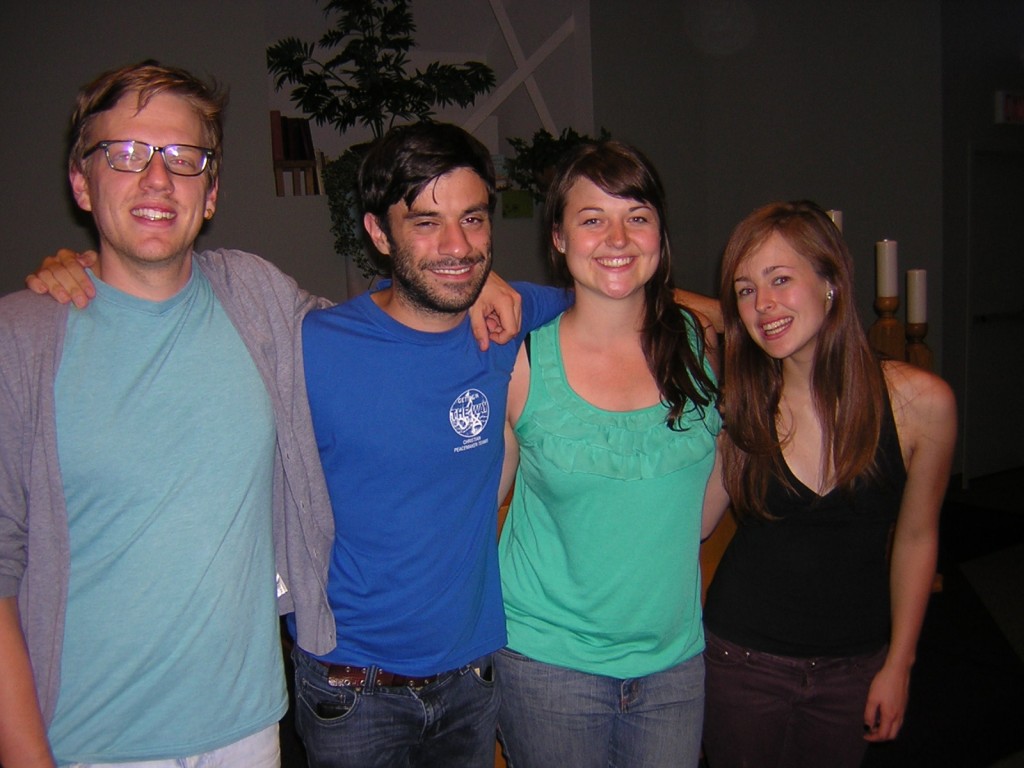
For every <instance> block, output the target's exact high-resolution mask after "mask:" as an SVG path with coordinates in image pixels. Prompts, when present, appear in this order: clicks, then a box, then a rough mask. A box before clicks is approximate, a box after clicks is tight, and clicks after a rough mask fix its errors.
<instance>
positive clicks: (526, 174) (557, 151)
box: [505, 128, 611, 203]
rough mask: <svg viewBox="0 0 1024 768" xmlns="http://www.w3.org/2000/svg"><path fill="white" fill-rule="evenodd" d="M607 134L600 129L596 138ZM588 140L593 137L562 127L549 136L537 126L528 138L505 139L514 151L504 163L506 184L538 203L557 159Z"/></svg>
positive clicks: (542, 199)
mask: <svg viewBox="0 0 1024 768" xmlns="http://www.w3.org/2000/svg"><path fill="white" fill-rule="evenodd" d="M610 137H611V134H609V133H608V131H606V130H605V129H604V128H602V129H601V133H600V134H599V136H598V138H597V139H596V141H603V140H605V139H607V138H610ZM592 141H595V139H594V138H592V137H591V136H587V135H586V134H581V133H577V132H576V131H574V130H573V129H572V128H566V129H564V130H563V131H562V132H561V133H560V134H559V135H558V136H552V135H551V134H550V133H549V132H548V131H546V130H544V129H543V128H541V129H540V130H538V131H537V132H536V133H534V134H533V138H532V139H529V140H527V139H509V140H508V143H509V144H510V145H511V146H512V151H513V152H514V153H515V154H514V155H513V156H512V157H511V158H509V160H508V162H507V164H506V166H505V167H506V172H507V174H508V179H509V184H510V185H511V186H513V187H515V188H516V189H522V190H526V191H527V192H530V193H531V194H532V195H533V199H534V200H536V201H537V202H538V203H541V202H544V197H545V196H546V195H547V191H548V185H549V184H551V179H552V177H553V175H554V172H555V166H556V165H557V164H558V161H559V160H561V159H562V156H563V155H564V154H565V153H566V152H567V151H568V150H569V149H571V148H572V147H574V146H576V145H577V144H583V143H586V142H592Z"/></svg>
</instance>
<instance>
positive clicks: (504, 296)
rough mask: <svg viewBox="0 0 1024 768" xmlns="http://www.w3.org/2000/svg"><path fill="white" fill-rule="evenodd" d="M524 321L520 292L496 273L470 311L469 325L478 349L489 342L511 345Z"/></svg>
mask: <svg viewBox="0 0 1024 768" xmlns="http://www.w3.org/2000/svg"><path fill="white" fill-rule="evenodd" d="M522 321H523V301H522V297H521V296H520V295H519V292H518V291H516V289H515V288H513V287H512V286H511V285H509V284H508V283H506V282H505V281H504V280H503V279H502V278H501V277H499V276H498V275H497V274H496V273H494V272H491V274H490V275H488V277H487V282H486V283H484V287H483V290H482V291H480V296H479V297H477V300H476V302H475V303H474V304H473V306H472V307H470V308H469V322H470V325H471V326H472V328H473V336H475V337H476V341H477V344H479V345H480V349H482V350H486V349H487V347H489V346H490V343H491V341H495V342H497V343H498V344H505V343H507V342H509V341H511V340H512V339H513V338H514V337H515V335H516V334H517V333H519V326H520V325H521V324H522Z"/></svg>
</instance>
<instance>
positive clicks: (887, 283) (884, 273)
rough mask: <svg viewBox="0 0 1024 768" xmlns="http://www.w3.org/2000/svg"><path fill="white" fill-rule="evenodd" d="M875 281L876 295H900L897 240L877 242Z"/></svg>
mask: <svg viewBox="0 0 1024 768" xmlns="http://www.w3.org/2000/svg"><path fill="white" fill-rule="evenodd" d="M875 281H876V282H875V286H876V291H875V295H876V296H879V297H883V296H899V295H900V286H899V271H898V270H897V268H896V241H895V240H879V241H878V242H877V243H875Z"/></svg>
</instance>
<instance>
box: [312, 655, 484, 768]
mask: <svg viewBox="0 0 1024 768" xmlns="http://www.w3.org/2000/svg"><path fill="white" fill-rule="evenodd" d="M292 659H293V661H294V662H295V728H296V730H297V731H298V733H299V736H300V737H301V738H302V743H303V745H304V746H305V748H306V754H307V756H308V758H309V768H375V767H378V766H379V767H380V768H385V767H386V768H396V767H397V766H451V768H484V766H486V767H487V768H493V766H494V739H495V733H496V729H497V718H498V703H499V696H498V691H497V688H496V686H495V684H494V674H493V670H492V668H491V657H490V656H485V657H483V658H481V659H478V660H477V661H474V662H473V663H471V664H467V665H466V666H465V667H462V668H460V669H456V670H452V671H451V672H449V673H447V674H445V675H442V676H441V678H440V679H439V680H437V681H436V682H433V683H431V684H430V685H428V686H426V687H424V688H419V689H413V688H409V687H398V686H395V687H388V686H381V685H377V684H376V683H374V682H373V676H372V675H370V676H368V681H369V683H368V684H367V685H365V686H363V687H361V688H358V689H356V688H352V687H344V686H337V687H336V686H332V685H330V683H328V681H327V668H326V667H325V666H324V665H323V664H321V663H320V662H318V661H317V660H316V659H313V658H312V657H310V656H309V655H307V654H306V653H304V652H303V651H301V650H300V649H299V648H298V647H297V646H296V648H295V649H294V651H293V652H292ZM478 670H479V671H478Z"/></svg>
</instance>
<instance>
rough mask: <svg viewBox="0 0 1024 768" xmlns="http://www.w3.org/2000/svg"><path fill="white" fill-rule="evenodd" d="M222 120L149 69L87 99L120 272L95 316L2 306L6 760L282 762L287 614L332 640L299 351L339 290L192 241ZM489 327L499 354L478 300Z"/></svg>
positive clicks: (294, 626) (40, 303)
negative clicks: (306, 320)
mask: <svg viewBox="0 0 1024 768" xmlns="http://www.w3.org/2000/svg"><path fill="white" fill-rule="evenodd" d="M221 109H222V101H221V99H220V98H219V97H218V96H217V95H216V94H214V93H213V92H211V91H210V89H209V88H208V87H207V86H206V85H205V84H203V83H201V82H200V81H198V80H196V79H195V78H194V77H192V76H191V75H190V74H188V73H187V72H184V71H182V70H176V69H170V68H166V67H160V66H158V65H155V64H153V63H144V64H141V65H135V66H130V67H125V68H123V69H121V70H118V71H116V72H112V73H108V74H106V75H104V76H101V77H100V78H99V79H98V80H97V81H95V82H94V83H92V84H91V85H89V86H87V87H86V88H85V89H83V91H82V92H81V94H80V96H79V101H78V106H77V108H76V110H75V113H74V115H73V118H72V130H71V153H70V158H69V176H70V180H71V186H72V191H73V194H74V197H75V200H76V202H77V203H78V204H79V206H80V207H81V208H82V209H84V210H86V211H89V212H91V213H92V215H93V219H94V221H95V224H96V228H97V231H98V233H99V256H98V258H99V261H98V266H99V268H100V273H101V274H102V282H99V281H96V282H95V283H94V285H95V289H94V290H95V297H94V298H93V300H92V302H91V303H90V304H89V306H88V308H87V309H85V310H84V311H82V312H70V313H69V311H68V310H67V308H66V306H61V305H58V304H56V303H54V302H52V301H50V300H48V299H41V298H39V297H37V296H33V295H31V294H29V293H27V292H22V293H20V294H15V295H13V296H10V297H6V298H4V299H2V300H0V360H2V361H3V365H2V366H0V763H2V764H3V765H4V766H5V768H18V767H19V766H26V765H30V766H33V767H35V766H52V765H53V764H54V761H53V756H55V757H56V759H57V761H58V762H60V763H62V764H63V763H73V764H76V765H106V764H113V763H117V764H118V765H121V766H124V765H129V766H145V767H146V768H170V767H171V766H177V765H180V764H181V762H180V761H182V759H183V758H189V764H190V765H192V764H201V765H210V766H217V767H224V768H229V767H230V768H234V767H237V768H263V767H264V766H277V765H278V764H279V748H278V737H277V727H276V726H277V721H278V719H279V718H280V717H281V716H282V715H283V713H284V710H285V708H286V706H287V699H286V696H285V690H284V684H283V675H282V660H281V644H280V637H279V635H278V626H279V625H278V622H277V613H278V610H277V609H279V610H280V612H287V613H290V614H291V621H290V630H291V631H292V632H293V634H294V637H295V643H296V646H298V647H299V648H302V649H303V650H304V651H305V652H308V653H309V654H314V655H323V654H327V653H329V652H330V651H332V650H333V649H334V648H335V645H336V630H335V619H334V616H333V614H332V613H331V608H330V605H329V603H328V600H327V595H326V585H327V573H328V562H329V559H330V551H331V546H332V543H333V538H334V530H333V520H332V518H331V511H330V501H329V498H328V494H327V488H326V485H325V482H324V477H323V471H322V469H321V465H320V457H319V454H318V451H317V445H316V441H315V438H314V434H313V427H312V422H311V417H310V413H309V406H308V401H307V398H306V388H305V381H304V375H303V365H302V343H301V324H302V318H303V316H304V315H305V314H306V313H307V312H308V311H309V310H311V309H313V308H315V307H317V306H326V305H327V302H319V301H316V300H314V299H312V298H310V297H309V296H308V295H307V294H305V293H304V292H302V291H300V290H299V289H298V288H297V287H296V285H295V283H294V281H292V280H291V279H290V278H288V277H287V276H285V275H283V274H282V273H280V272H279V271H278V270H277V269H276V268H274V267H273V266H272V265H270V264H268V263H267V262H265V261H263V260H261V259H259V258H257V257H255V256H252V255H251V254H246V253H242V252H239V251H212V252H210V251H208V252H195V251H194V250H193V244H194V241H195V238H196V235H197V234H198V232H199V229H200V227H201V226H202V222H203V220H204V219H209V218H211V217H212V216H213V214H214V211H215V209H216V203H217V192H218V181H217V173H218V170H219V163H220V157H221V137H222V127H221V121H220V115H221ZM158 155H159V157H157V156H158ZM75 279H78V277H77V276H76V278H75ZM85 282H86V283H89V281H88V280H86V281H85ZM89 285H90V289H91V287H92V285H93V283H89ZM49 287H50V288H51V289H52V288H53V284H52V283H51V284H50V286H49ZM478 291H479V286H476V292H478ZM500 293H502V289H498V290H497V294H500ZM84 298H85V294H84V293H83V294H81V299H84ZM76 303H77V304H79V305H80V306H84V304H85V303H86V302H85V301H81V300H78V301H76ZM501 303H502V302H501V300H500V299H499V298H498V296H497V295H495V294H494V293H492V297H491V300H489V302H488V307H492V306H495V308H496V309H497V308H498V306H500V305H501ZM505 304H506V307H505V309H506V312H505V313H504V315H503V316H504V317H506V319H507V318H508V317H511V316H512V315H511V314H509V309H510V308H509V306H507V301H506V302H505ZM496 305H498V306H496ZM499 314H500V313H499ZM500 322H501V321H500V319H499V324H500ZM506 325H511V323H506ZM473 333H474V335H475V336H476V337H477V338H478V339H479V341H478V342H477V343H478V344H479V345H480V346H481V347H485V346H487V344H486V340H485V337H486V335H487V331H486V329H485V328H484V326H483V324H482V323H481V322H480V320H479V315H478V318H477V322H475V323H474V332H473ZM509 337H510V331H502V332H497V333H495V334H492V338H494V339H495V340H498V341H503V340H507V339H508V338H509ZM495 501H496V500H495ZM492 544H493V542H492ZM275 555H276V561H277V563H276V564H277V578H276V579H275V570H274V565H275V562H274V560H275ZM275 585H276V589H277V595H278V601H277V605H276V606H275V602H274V595H275V593H274V591H273V590H274V589H275ZM47 737H49V743H48V740H47ZM51 746H52V753H53V756H51Z"/></svg>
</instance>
